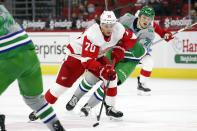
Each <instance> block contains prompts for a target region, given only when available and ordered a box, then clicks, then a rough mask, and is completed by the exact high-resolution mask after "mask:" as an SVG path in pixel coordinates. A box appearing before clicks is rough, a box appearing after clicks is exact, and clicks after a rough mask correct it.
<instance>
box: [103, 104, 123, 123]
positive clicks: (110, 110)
mask: <svg viewBox="0 0 197 131" xmlns="http://www.w3.org/2000/svg"><path fill="white" fill-rule="evenodd" d="M104 105H105V109H106V115H107V116H109V117H110V119H115V120H121V118H122V117H123V112H121V111H118V110H116V109H115V108H114V107H113V106H109V105H107V104H106V103H104Z"/></svg>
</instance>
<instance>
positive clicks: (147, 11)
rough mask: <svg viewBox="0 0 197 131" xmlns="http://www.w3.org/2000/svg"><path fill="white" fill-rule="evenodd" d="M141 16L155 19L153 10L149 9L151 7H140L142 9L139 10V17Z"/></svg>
mask: <svg viewBox="0 0 197 131" xmlns="http://www.w3.org/2000/svg"><path fill="white" fill-rule="evenodd" d="M141 15H145V16H148V17H151V18H154V17H155V11H154V9H153V8H151V7H148V6H144V7H142V9H141V10H140V13H139V16H141Z"/></svg>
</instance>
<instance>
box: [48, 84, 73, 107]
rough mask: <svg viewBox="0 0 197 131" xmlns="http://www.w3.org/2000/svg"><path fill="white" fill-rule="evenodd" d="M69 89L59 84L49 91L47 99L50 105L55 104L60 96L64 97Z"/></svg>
mask: <svg viewBox="0 0 197 131" xmlns="http://www.w3.org/2000/svg"><path fill="white" fill-rule="evenodd" d="M67 89H69V87H64V86H61V85H59V84H57V83H56V84H55V86H54V87H53V88H51V89H49V90H48V91H47V92H46V94H45V99H46V100H47V102H49V103H50V104H54V103H55V102H56V101H57V99H58V98H59V96H60V95H62V94H63V93H64V92H65V91H66V90H67Z"/></svg>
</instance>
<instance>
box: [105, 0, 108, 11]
mask: <svg viewBox="0 0 197 131" xmlns="http://www.w3.org/2000/svg"><path fill="white" fill-rule="evenodd" d="M105 10H108V0H105Z"/></svg>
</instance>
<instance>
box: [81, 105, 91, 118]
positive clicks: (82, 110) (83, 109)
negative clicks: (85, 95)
mask: <svg viewBox="0 0 197 131" xmlns="http://www.w3.org/2000/svg"><path fill="white" fill-rule="evenodd" d="M91 109H92V108H91V107H90V106H89V105H88V103H86V104H85V105H84V106H83V107H82V108H81V112H82V113H83V114H84V115H85V116H88V115H89V113H90V110H91Z"/></svg>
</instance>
